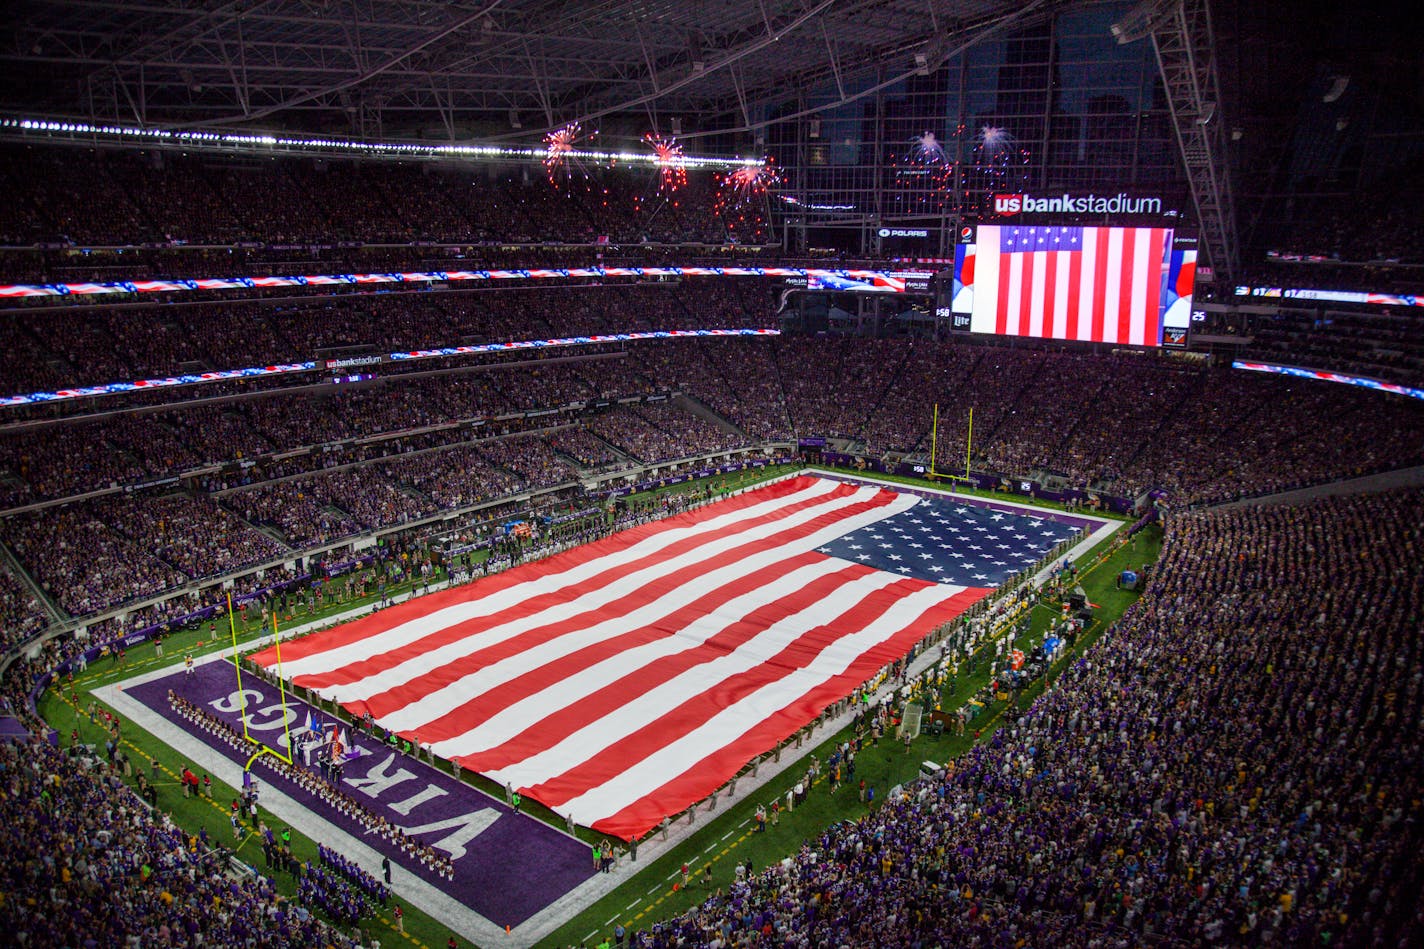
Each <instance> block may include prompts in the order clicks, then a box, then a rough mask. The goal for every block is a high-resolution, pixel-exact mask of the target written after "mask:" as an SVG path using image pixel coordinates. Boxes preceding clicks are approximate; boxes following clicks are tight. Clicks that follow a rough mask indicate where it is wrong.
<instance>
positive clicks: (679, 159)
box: [643, 132, 687, 194]
mask: <svg viewBox="0 0 1424 949" xmlns="http://www.w3.org/2000/svg"><path fill="white" fill-rule="evenodd" d="M643 142H644V143H645V144H646V145H647V146H648V147H649V148H651V149H652V150H653V156H654V159H655V160H656V162H657V166H658V190H659V191H661V192H663V193H664V194H672V193H673V192H674V191H677V190H678V189H679V188H682V187H685V186H686V185H687V161H686V159H685V158H684V156H683V154H682V146H681V145H679V144H678V143H677V139H674V138H663V137H662V136H660V135H655V134H653V133H652V132H649V133H648V134H646V135H644V136H643Z"/></svg>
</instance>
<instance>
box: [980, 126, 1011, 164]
mask: <svg viewBox="0 0 1424 949" xmlns="http://www.w3.org/2000/svg"><path fill="white" fill-rule="evenodd" d="M978 144H979V147H980V148H982V149H983V150H984V152H985V154H986V155H988V156H990V157H991V158H997V157H999V156H1000V155H1002V154H1004V153H1005V152H1008V151H1010V150H1012V149H1013V147H1014V137H1013V136H1012V135H1010V134H1009V130H1008V129H1006V128H1003V127H1002V126H998V125H986V126H984V127H983V128H982V129H980V130H979V142H978Z"/></svg>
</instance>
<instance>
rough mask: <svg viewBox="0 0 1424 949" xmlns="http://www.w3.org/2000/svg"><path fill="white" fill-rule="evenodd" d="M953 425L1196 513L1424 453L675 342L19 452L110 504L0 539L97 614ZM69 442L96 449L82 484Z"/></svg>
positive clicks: (921, 448)
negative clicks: (590, 481)
mask: <svg viewBox="0 0 1424 949" xmlns="http://www.w3.org/2000/svg"><path fill="white" fill-rule="evenodd" d="M667 392H682V393H685V394H686V396H687V398H688V399H689V400H690V401H686V402H679V401H678V400H676V399H669V400H667V401H651V402H649V401H645V402H643V403H641V404H637V405H613V406H608V407H603V408H597V407H589V406H588V405H587V404H586V401H587V400H589V399H590V398H592V397H593V396H594V395H595V394H599V395H600V396H602V397H609V396H615V395H616V396H623V397H627V395H629V394H641V395H643V396H646V397H651V398H654V399H661V398H662V396H661V395H660V394H661V393H667ZM934 406H938V413H939V428H938V432H937V436H936V444H935V449H936V453H937V465H938V467H939V469H940V470H947V469H955V468H957V467H958V465H959V464H960V463H961V462H960V459H962V457H963V455H962V452H963V449H964V446H965V445H966V444H967V443H969V442H970V438H971V435H970V418H969V410H970V409H971V408H972V409H973V412H974V415H973V434H972V453H973V458H974V464H975V466H976V467H978V468H980V469H981V470H988V471H992V472H995V473H999V474H1002V475H1004V476H1006V477H1018V478H1027V477H1032V478H1036V479H1040V480H1048V479H1058V481H1057V483H1061V484H1063V485H1065V486H1067V487H1071V488H1077V489H1081V490H1093V491H1103V492H1107V493H1111V494H1116V495H1124V496H1129V497H1135V496H1137V495H1139V494H1140V493H1141V492H1143V491H1145V490H1147V489H1148V488H1153V487H1156V488H1162V489H1164V490H1166V491H1168V492H1169V493H1170V495H1171V497H1172V503H1173V504H1175V505H1176V506H1178V507H1183V506H1190V505H1194V504H1199V503H1205V502H1211V501H1219V500H1225V499H1230V498H1233V497H1239V496H1244V495H1247V494H1253V493H1266V492H1270V491H1279V490H1285V489H1289V488H1293V487H1298V486H1302V485H1307V484H1312V483H1316V482H1319V481H1324V480H1329V479H1332V478H1339V477H1347V476H1352V475H1359V474H1365V473H1369V472H1373V471H1377V470H1380V469H1384V468H1388V467H1391V466H1399V465H1403V464H1408V463H1411V462H1414V461H1418V460H1419V459H1420V457H1421V452H1424V445H1421V444H1420V440H1419V438H1418V436H1417V432H1418V431H1419V429H1420V426H1421V409H1420V407H1419V406H1417V405H1416V404H1415V403H1413V402H1412V401H1411V400H1407V399H1398V398H1389V397H1380V396H1378V395H1377V394H1375V393H1371V392H1364V391H1357V390H1353V389H1350V388H1347V387H1343V386H1331V385H1322V384H1315V383H1308V382H1299V381H1290V380H1283V379H1277V378H1269V377H1261V376H1256V375H1252V374H1248V373H1239V372H1230V371H1224V370H1214V369H1202V368H1199V367H1195V366H1191V365H1184V364H1181V363H1178V362H1176V361H1172V360H1163V359H1154V358H1148V357H1142V356H1132V355H1091V354H1076V353H1067V352H1050V351H1041V350H1024V351H1017V350H1009V349H1003V348H998V347H987V346H959V345H955V344H953V343H948V344H946V343H937V342H934V341H930V340H879V341H866V340H851V339H843V338H828V339H805V338H784V339H778V340H746V341H736V340H709V341H702V342H698V341H665V342H658V343H652V344H645V345H643V346H639V347H636V348H635V349H633V350H632V351H630V353H629V355H628V356H626V357H623V358H614V359H607V358H599V359H594V360H583V361H574V362H560V363H552V364H549V365H547V366H538V367H537V368H532V369H531V368H511V369H507V370H503V371H494V370H486V371H480V372H476V373H472V374H469V375H461V376H456V377H453V378H449V379H446V378H444V377H435V378H417V379H409V380H399V379H396V380H390V381H388V382H386V383H385V384H384V385H380V386H377V387H374V388H356V389H350V390H340V391H335V392H332V391H329V390H322V391H320V392H318V393H315V394H312V393H303V392H298V393H293V394H289V395H283V396H270V397H264V398H260V399H254V400H246V401H242V402H236V403H229V404H228V405H227V406H225V407H223V406H211V405H197V406H195V407H193V408H191V409H190V408H172V409H168V410H166V411H163V412H160V413H151V414H142V415H119V416H116V417H109V418H105V419H102V420H95V421H92V422H61V423H56V424H59V425H61V426H62V428H61V429H59V430H58V433H56V430H54V429H51V428H40V429H38V430H28V429H22V430H18V431H13V432H3V433H0V465H3V466H4V470H5V472H6V474H7V475H8V476H7V477H5V478H3V480H0V490H3V491H4V492H5V494H4V497H5V500H6V501H8V503H10V504H12V505H18V504H20V503H22V502H24V503H33V502H35V501H40V500H44V499H47V498H48V499H53V500H58V499H62V498H76V497H77V496H80V495H83V494H85V493H87V492H94V491H99V492H107V493H106V494H105V495H104V496H102V497H97V498H90V499H87V500H74V501H71V502H70V503H67V504H64V505H62V506H60V507H53V506H51V507H44V508H41V509H36V510H29V511H25V512H16V513H12V514H11V515H9V516H7V517H4V518H3V519H0V539H3V540H4V542H5V543H6V544H7V545H8V546H9V547H10V549H11V551H12V552H13V553H14V554H15V555H16V556H17V557H18V558H19V559H20V561H21V563H22V564H23V565H24V567H25V569H27V570H29V571H30V572H31V574H32V575H33V576H34V577H35V578H36V579H37V580H38V581H39V583H40V584H41V585H42V586H43V587H44V588H45V589H46V590H47V591H48V593H49V594H50V596H51V597H52V598H53V599H54V600H55V601H56V602H57V603H58V605H59V606H60V607H61V608H62V609H64V610H65V611H66V612H68V613H70V614H71V615H74V616H83V615H87V614H91V613H94V612H97V611H99V610H102V609H104V608H106V607H109V606H112V605H115V604H118V603H124V602H128V601H130V600H133V599H136V598H139V597H141V596H151V595H154V594H157V593H160V592H162V591H164V590H167V589H171V588H173V587H176V586H181V585H183V584H185V583H188V582H189V581H194V580H203V579H205V578H209V577H214V576H218V575H221V574H225V573H230V572H232V571H234V570H241V569H243V568H245V567H249V566H253V565H256V564H259V563H262V562H268V561H273V560H277V559H279V558H281V557H282V556H283V555H284V554H286V553H288V552H289V551H299V550H302V549H306V548H309V547H312V546H317V545H321V544H328V543H331V542H333V541H335V540H338V539H340V538H343V537H348V536H351V535H353V534H356V533H360V532H362V531H369V530H383V529H389V528H392V527H395V526H399V525H402V524H405V523H409V522H412V521H416V520H419V519H421V518H425V517H429V516H432V515H435V514H438V513H440V512H443V511H450V510H455V509H458V508H461V507H466V506H469V505H472V504H480V503H485V502H488V501H491V500H494V499H496V498H498V497H501V496H504V495H508V494H511V493H514V492H518V491H525V490H545V489H548V488H551V487H553V486H555V485H559V484H563V483H567V482H573V481H575V480H576V479H577V477H578V472H577V471H576V469H575V467H574V465H575V464H577V465H579V466H582V467H585V468H589V467H593V468H603V469H605V470H607V469H608V468H609V467H611V466H616V465H620V464H622V465H632V464H635V463H663V462H667V461H669V460H672V459H677V458H684V457H688V456H692V455H699V454H707V453H713V452H719V451H726V450H730V449H736V448H743V447H749V446H753V445H756V444H759V443H763V442H762V440H765V439H774V440H776V441H783V442H791V441H793V440H794V439H796V438H799V437H807V436H822V437H825V436H831V437H837V436H839V437H842V438H845V439H846V440H847V441H846V444H847V445H848V446H849V448H850V449H851V450H855V451H861V452H864V453H865V454H866V455H867V456H869V457H872V458H880V457H886V456H895V457H898V456H900V455H903V454H908V455H910V456H911V457H916V458H922V459H927V458H928V455H929V450H930V447H931V445H930V441H931V431H930V429H931V416H932V407H934ZM704 408H705V409H711V410H713V411H714V412H717V413H719V414H720V417H721V419H722V421H715V422H714V421H712V420H711V419H712V417H711V416H708V415H707V414H706V413H704V412H703V409H704ZM551 409H552V410H555V411H553V412H551V413H550V414H545V415H539V416H533V417H527V418H526V417H515V416H510V417H506V418H503V419H496V420H492V421H486V419H487V417H488V416H487V415H486V414H485V413H488V412H489V411H491V410H494V411H502V410H514V411H517V410H524V411H530V412H546V411H548V410H551ZM470 424H474V425H476V427H474V428H470V427H468V426H469V425H470ZM571 424H572V425H574V426H577V427H570V425H571ZM541 426H542V427H541ZM526 428H529V429H531V430H530V431H529V432H528V433H527V434H521V432H522V431H523V430H524V429H526ZM742 433H745V434H742ZM56 434H58V435H59V436H60V437H56ZM71 440H77V441H82V442H87V443H88V445H89V450H87V451H85V452H83V453H82V454H81V456H80V459H81V460H80V461H79V463H76V462H75V456H74V454H73V452H72V451H70V450H69V445H70V444H71ZM224 444H227V445H229V446H231V454H229V455H227V456H226V457H224V454H223V445H224ZM625 456H626V458H627V459H628V460H624V459H625ZM571 462H573V464H571ZM215 466H216V467H215ZM173 478H176V479H178V480H177V483H171V484H158V485H156V486H149V487H144V486H145V485H149V484H151V483H152V482H155V481H163V480H164V479H173ZM121 487H124V488H128V489H134V488H142V490H120V488H121Z"/></svg>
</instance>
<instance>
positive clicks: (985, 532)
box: [817, 499, 1080, 587]
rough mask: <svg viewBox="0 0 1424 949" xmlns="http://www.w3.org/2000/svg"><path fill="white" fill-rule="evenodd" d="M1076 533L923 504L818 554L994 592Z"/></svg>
mask: <svg viewBox="0 0 1424 949" xmlns="http://www.w3.org/2000/svg"><path fill="white" fill-rule="evenodd" d="M1079 533H1080V531H1079V529H1078V528H1076V527H1072V526H1070V525H1068V524H1060V523H1057V522H1055V521H1053V520H1051V519H1049V518H1045V517H1034V516H1031V515H1028V514H1015V513H1010V512H1008V511H997V510H993V509H990V508H982V507H974V506H971V505H968V504H959V503H956V502H954V501H948V500H946V501H938V500H928V499H922V500H921V501H920V503H919V504H916V505H915V506H914V507H912V508H910V509H909V510H908V511H903V512H901V513H899V514H896V515H893V516H891V517H887V518H885V519H884V520H883V521H879V522H878V523H875V524H872V525H871V526H869V527H862V528H860V529H859V530H855V531H852V532H850V533H849V534H846V535H844V536H843V537H840V538H837V539H836V540H834V541H832V542H831V543H829V544H826V545H825V546H823V547H819V548H817V549H818V550H819V551H820V552H821V553H823V554H827V555H829V556H832V557H839V558H841V559H842V560H849V561H852V562H854V563H859V564H864V565H866V566H868V567H875V568H876V569H879V570H886V571H889V572H891V573H899V574H903V575H905V576H908V577H917V578H919V579H921V580H930V581H933V582H937V583H952V584H955V585H957V586H968V587H997V586H999V585H1000V584H1002V583H1004V582H1005V581H1006V580H1008V579H1010V578H1011V577H1013V576H1014V575H1015V574H1018V573H1020V572H1022V571H1024V570H1026V569H1028V568H1029V567H1031V566H1033V565H1034V564H1035V563H1037V562H1038V561H1040V560H1042V559H1043V558H1044V557H1045V556H1047V554H1048V552H1049V551H1050V550H1052V549H1053V547H1054V546H1055V545H1056V544H1057V543H1058V542H1059V541H1061V540H1065V539H1067V538H1070V537H1076V536H1078V535H1079Z"/></svg>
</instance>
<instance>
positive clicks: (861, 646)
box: [256, 477, 988, 837]
mask: <svg viewBox="0 0 1424 949" xmlns="http://www.w3.org/2000/svg"><path fill="white" fill-rule="evenodd" d="M916 503H917V501H916V499H915V498H913V497H912V496H908V495H901V494H897V493H895V492H891V491H886V490H880V489H876V488H869V487H854V486H850V485H845V484H839V483H835V482H830V481H825V480H822V479H816V478H806V477H803V478H796V479H791V480H788V481H784V482H781V483H778V484H775V485H771V486H768V487H765V488H762V489H758V490H757V491H753V492H750V493H748V494H745V495H742V496H740V497H737V498H733V499H729V500H727V501H724V502H720V503H718V504H715V505H711V506H709V507H707V508H704V509H702V510H700V511H697V512H692V513H689V514H684V515H680V516H678V517H675V518H672V519H669V520H667V521H663V522H660V523H657V524H650V525H645V526H643V527H639V528H634V529H633V530H629V531H625V532H623V533H620V534H618V535H616V536H614V537H611V538H608V539H606V540H604V541H600V542H598V543H596V544H592V545H588V546H585V547H582V548H578V549H575V550H571V551H568V552H566V553H564V554H560V555H558V556H556V557H552V558H549V559H547V560H544V561H542V562H539V563H535V564H529V565H526V566H524V567H520V568H517V569H515V570H511V571H507V572H506V573H504V574H501V575H499V576H496V577H492V578H488V579H485V580H481V581H479V582H477V583H475V584H472V585H469V586H466V587H463V588H460V589H456V590H450V591H446V592H444V593H440V594H434V595H432V596H428V597H424V598H421V599H419V600H416V601H412V602H408V603H405V604H402V605H400V606H397V607H395V608H392V609H390V610H386V611H383V612H381V613H378V614H375V615H373V616H370V617H367V618H365V619H363V620H360V621H357V622H355V623H351V624H348V625H346V626H343V627H340V628H337V629H334V630H331V631H329V632H327V633H324V634H317V635H315V636H311V637H307V638H305V639H302V640H298V641H296V642H293V643H290V644H288V645H286V646H284V647H283V660H284V661H283V670H282V674H283V675H285V676H288V677H290V678H291V679H292V681H293V682H294V683H295V684H297V685H301V686H305V687H309V688H314V689H316V690H317V691H318V692H319V693H321V694H322V695H324V696H328V697H332V698H335V699H337V700H338V701H340V702H341V703H342V704H343V705H344V706H345V707H346V708H347V709H349V710H351V711H352V712H354V713H356V714H364V713H365V712H367V711H369V712H370V713H371V714H372V715H373V716H374V717H375V719H376V721H377V722H378V723H380V724H381V725H382V726H383V727H385V728H389V729H392V730H395V731H396V732H398V733H400V734H402V735H403V736H405V737H408V738H411V739H413V740H417V741H419V742H421V743H422V744H426V743H429V744H431V745H433V747H434V749H435V751H436V752H437V753H438V754H440V755H442V756H444V757H449V758H453V759H454V760H458V761H460V762H461V764H462V765H463V766H464V767H466V768H469V769H471V770H475V771H479V772H481V773H485V774H488V775H489V776H490V777H492V778H494V779H495V780H497V781H499V782H500V783H505V782H509V783H510V784H512V785H513V786H514V787H516V788H518V789H519V790H520V791H521V793H525V794H527V795H528V796H530V797H532V798H534V799H536V800H539V801H542V802H544V803H545V804H547V805H549V806H550V807H552V808H554V809H555V810H557V811H558V812H559V813H560V814H566V815H570V816H572V817H573V819H574V820H575V821H577V822H578V823H581V824H585V825H590V826H593V827H594V828H595V829H597V830H600V831H602V832H605V833H611V834H617V835H620V836H623V837H631V836H634V835H641V834H643V833H645V832H647V830H649V829H651V828H652V827H655V826H656V825H657V823H658V822H659V821H660V820H661V819H662V818H663V817H665V816H667V815H669V814H674V813H677V812H679V811H681V810H682V809H684V808H685V807H687V806H688V805H689V804H692V803H695V802H696V801H698V800H701V799H702V798H704V797H706V795H707V794H709V793H711V792H712V791H714V790H716V789H717V788H718V787H720V786H721V785H722V784H724V783H725V782H726V781H727V780H728V779H729V778H731V777H732V776H733V775H735V774H736V773H737V771H738V770H739V769H740V768H741V767H742V765H744V764H745V763H746V762H747V761H748V760H749V759H751V758H752V757H754V756H756V755H757V754H760V753H761V752H764V751H766V750H768V749H770V748H772V747H774V746H775V744H776V743H777V742H778V741H780V740H782V739H784V738H786V737H788V736H790V735H791V734H793V733H795V731H796V730H797V729H799V728H801V727H802V726H804V725H805V724H806V723H807V722H809V721H811V720H812V719H813V718H814V717H815V716H816V715H818V714H819V713H820V712H821V711H822V710H823V709H824V708H825V707H826V706H827V705H829V704H831V703H832V702H834V701H836V700H837V699H839V698H841V697H843V696H845V695H846V694H848V693H849V692H850V691H851V690H853V689H854V688H855V687H856V686H857V685H859V684H860V683H861V682H863V681H864V680H866V679H867V678H869V677H870V676H872V675H874V673H875V672H876V671H877V670H878V669H879V668H881V667H882V666H883V665H885V664H886V663H887V662H890V661H892V660H894V659H896V658H898V657H899V656H901V655H903V654H904V653H905V651H906V650H908V649H909V647H910V646H911V645H913V644H914V643H915V642H916V641H917V640H919V639H920V638H921V637H923V635H924V634H925V633H926V632H927V631H928V630H929V629H931V628H933V627H934V626H935V625H938V624H939V623H942V622H945V621H947V620H949V619H952V618H953V617H954V616H956V615H958V614H959V613H961V612H963V611H964V610H965V609H967V608H968V607H969V606H970V605H972V604H973V603H974V602H975V601H976V600H978V599H979V598H981V597H982V596H984V595H985V594H986V593H987V592H988V591H987V590H985V589H981V588H976V587H970V588H965V587H957V586H952V585H948V584H935V583H930V582H928V581H924V580H919V579H915V578H910V577H903V576H900V575H897V574H891V573H886V572H883V571H879V570H876V569H874V568H871V567H867V566H864V565H860V564H855V563H851V562H849V561H845V560H840V559H837V558H833V557H828V556H825V555H823V554H820V553H819V552H817V549H816V548H817V547H819V546H822V545H824V544H826V543H828V542H830V541H832V540H834V539H835V538H837V537H840V536H842V535H844V534H846V533H848V532H849V531H852V530H856V529H858V528H860V527H864V526H868V525H871V524H874V523H877V522H879V521H881V520H883V519H884V518H886V517H889V516H891V515H893V514H895V513H898V512H900V511H904V510H906V509H908V508H910V507H913V506H914V505H915V504H916ZM256 658H257V661H258V662H260V663H263V664H265V665H269V666H270V665H275V661H276V657H275V655H273V654H272V653H271V651H270V650H269V651H268V652H266V653H263V654H260V655H259V656H257V657H256Z"/></svg>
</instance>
